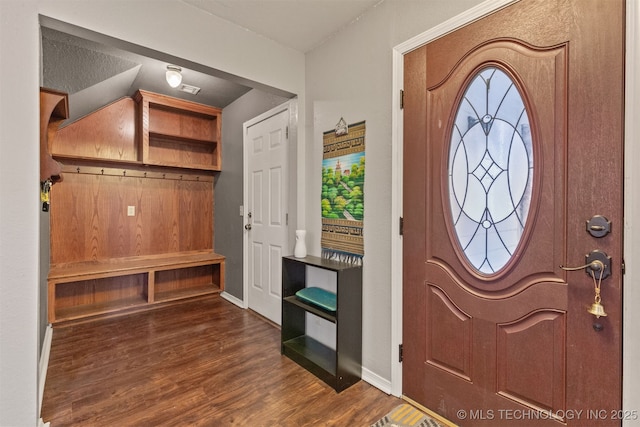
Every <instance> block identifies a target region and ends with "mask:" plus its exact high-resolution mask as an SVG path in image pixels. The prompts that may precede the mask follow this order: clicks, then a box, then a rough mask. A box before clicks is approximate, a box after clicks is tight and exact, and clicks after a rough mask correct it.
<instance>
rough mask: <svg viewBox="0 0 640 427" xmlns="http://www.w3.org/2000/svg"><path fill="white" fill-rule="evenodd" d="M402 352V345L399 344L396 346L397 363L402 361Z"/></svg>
mask: <svg viewBox="0 0 640 427" xmlns="http://www.w3.org/2000/svg"><path fill="white" fill-rule="evenodd" d="M403 350H404V344H400V345H399V346H398V362H402V360H403V359H404V355H403V354H402V352H403Z"/></svg>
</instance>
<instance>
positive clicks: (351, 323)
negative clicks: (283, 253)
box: [281, 256, 362, 392]
mask: <svg viewBox="0 0 640 427" xmlns="http://www.w3.org/2000/svg"><path fill="white" fill-rule="evenodd" d="M308 268H319V269H322V270H327V271H331V272H334V273H335V277H336V279H335V280H336V291H337V292H336V311H335V312H333V311H328V310H324V309H322V308H320V307H317V306H315V305H313V304H310V303H307V302H305V301H302V300H300V299H299V298H297V297H296V295H295V294H296V292H298V291H299V290H301V289H302V288H305V287H307V269H308ZM282 289H283V299H282V328H281V351H282V354H284V355H285V356H287V357H289V358H290V359H291V360H293V361H295V362H296V363H298V364H299V365H300V366H302V367H304V368H305V369H307V370H308V371H309V372H311V373H313V374H314V375H316V376H317V377H318V378H320V379H321V380H322V381H324V382H325V383H326V384H328V385H329V386H331V387H333V388H334V389H335V390H336V391H337V392H340V391H342V390H344V389H346V388H347V387H350V386H351V385H353V384H355V383H356V382H358V381H359V380H360V378H361V375H362V267H361V266H354V265H351V264H347V263H342V262H337V261H331V260H325V259H322V258H318V257H313V256H307V257H305V258H294V257H284V258H282ZM308 315H311V316H317V317H319V318H321V319H324V320H327V321H329V322H331V323H333V324H334V325H335V331H336V337H335V346H334V347H333V346H332V347H329V346H327V345H326V344H323V343H321V342H319V341H318V340H317V339H316V338H314V337H313V336H311V335H309V334H308V333H307V324H306V322H307V316H308ZM329 344H331V343H329ZM334 348H335V349H334Z"/></svg>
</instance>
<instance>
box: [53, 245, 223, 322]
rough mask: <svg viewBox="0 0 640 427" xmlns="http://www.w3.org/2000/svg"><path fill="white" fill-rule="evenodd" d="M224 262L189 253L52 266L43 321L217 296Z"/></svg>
mask: <svg viewBox="0 0 640 427" xmlns="http://www.w3.org/2000/svg"><path fill="white" fill-rule="evenodd" d="M224 262H225V257H224V256H222V255H219V254H217V253H215V252H212V251H191V252H183V253H173V254H161V255H148V256H135V257H126V258H109V259H105V260H96V261H83V262H74V263H61V264H52V265H51V268H50V270H49V276H48V286H49V289H48V292H49V322H51V323H58V322H63V321H68V320H75V319H80V318H85V317H87V316H93V315H99V314H106V313H115V312H121V311H125V310H126V311H131V310H135V309H139V308H149V305H151V304H159V303H166V302H168V301H175V300H180V299H184V298H190V297H194V296H200V295H207V294H214V293H219V292H222V291H223V290H224Z"/></svg>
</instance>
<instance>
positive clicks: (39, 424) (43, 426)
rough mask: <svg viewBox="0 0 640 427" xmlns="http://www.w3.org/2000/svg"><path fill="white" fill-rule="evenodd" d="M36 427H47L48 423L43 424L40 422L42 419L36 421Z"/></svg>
mask: <svg viewBox="0 0 640 427" xmlns="http://www.w3.org/2000/svg"><path fill="white" fill-rule="evenodd" d="M38 427H49V423H45V422H44V421H42V418H40V420H38Z"/></svg>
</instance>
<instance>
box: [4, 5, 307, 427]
mask: <svg viewBox="0 0 640 427" xmlns="http://www.w3.org/2000/svg"><path fill="white" fill-rule="evenodd" d="M38 14H42V15H45V16H49V17H51V18H55V19H58V20H60V21H64V22H67V23H70V24H73V25H77V26H80V27H84V28H87V29H90V30H93V31H96V32H100V33H104V34H106V35H108V36H112V37H116V38H120V39H122V40H125V41H128V42H132V43H136V44H139V45H141V46H144V47H147V48H151V49H156V50H159V51H162V52H166V53H169V54H172V55H175V56H178V57H181V58H185V59H188V60H190V61H193V62H197V63H200V64H202V65H205V66H209V67H212V68H217V69H219V70H222V71H225V72H228V73H231V74H235V75H238V76H240V77H244V78H247V79H250V80H254V81H257V82H259V83H262V84H265V85H268V86H272V87H275V88H278V89H283V90H286V91H289V92H292V93H296V94H298V96H299V99H300V102H301V103H302V100H303V99H304V55H303V54H301V53H299V52H296V51H293V50H291V49H287V48H284V47H282V46H280V45H278V44H276V43H274V42H270V41H268V40H266V39H264V38H263V37H258V36H255V35H253V34H252V33H250V32H247V31H245V30H243V29H240V28H238V27H234V26H232V25H231V24H229V23H227V22H225V21H222V20H220V19H217V18H215V17H213V16H210V15H208V14H203V13H199V12H198V11H197V10H195V9H194V8H192V7H191V6H188V5H186V4H184V3H182V2H180V1H179V0H166V1H148V0H136V1H104V0H94V1H83V0H55V1H54V0H0V49H1V50H0V426H20V427H21V426H35V425H36V423H37V420H38V402H37V400H38V396H37V394H38V393H37V375H38V373H37V366H38V356H39V355H38V350H37V348H38V269H39V262H38V256H39V241H38V236H39V233H38V227H39V219H38V215H39V208H40V207H39V206H40V203H39V190H38V189H39V184H38V182H39V165H38V158H39V118H38V117H39V92H38V88H39V86H40V72H39V70H40V63H39V29H38ZM265 63H267V64H269V66H268V67H265V66H264V64H265ZM300 110H301V114H303V110H304V106H303V105H301V106H300ZM300 126H301V129H300V131H301V133H302V135H301V138H302V139H303V138H304V132H303V131H304V115H302V117H301V119H300ZM301 152H302V155H303V153H304V150H301ZM300 164H302V162H300ZM299 199H300V200H303V197H302V196H300V197H299ZM302 208H304V206H302Z"/></svg>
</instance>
